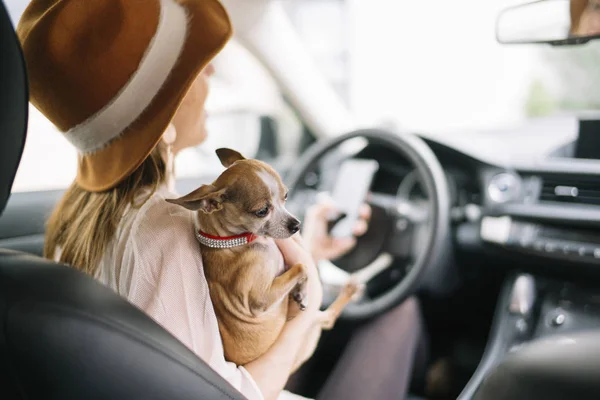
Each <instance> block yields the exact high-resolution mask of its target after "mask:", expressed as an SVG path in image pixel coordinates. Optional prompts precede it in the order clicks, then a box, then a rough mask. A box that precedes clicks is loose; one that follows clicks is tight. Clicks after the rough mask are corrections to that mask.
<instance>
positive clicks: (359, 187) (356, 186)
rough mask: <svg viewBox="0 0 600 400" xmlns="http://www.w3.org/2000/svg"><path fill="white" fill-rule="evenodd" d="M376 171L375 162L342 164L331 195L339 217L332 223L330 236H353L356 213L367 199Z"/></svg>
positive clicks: (377, 167) (376, 165) (356, 161)
mask: <svg viewBox="0 0 600 400" xmlns="http://www.w3.org/2000/svg"><path fill="white" fill-rule="evenodd" d="M378 169H379V163H377V161H375V160H359V159H351V160H346V161H344V162H343V163H342V165H341V167H340V170H339V172H338V176H337V179H336V182H335V185H334V188H333V192H332V194H331V197H332V199H333V201H334V202H335V204H336V206H337V207H338V210H339V211H340V213H341V215H340V216H339V217H338V218H337V219H336V220H335V221H334V222H333V227H332V228H331V230H330V234H331V236H333V237H336V238H346V237H352V236H353V234H352V229H353V228H354V225H355V224H356V222H357V220H358V217H359V215H358V211H359V209H360V206H361V205H362V204H363V203H364V202H365V200H366V198H367V194H368V193H369V189H370V188H371V183H372V182H373V177H374V176H375V173H376V172H377V170H378Z"/></svg>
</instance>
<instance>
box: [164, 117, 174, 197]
mask: <svg viewBox="0 0 600 400" xmlns="http://www.w3.org/2000/svg"><path fill="white" fill-rule="evenodd" d="M176 138H177V131H176V130H175V127H174V126H173V124H169V126H167V129H166V130H165V133H163V137H162V142H163V143H164V145H165V146H164V147H165V152H166V154H163V159H164V160H165V163H166V164H167V165H166V167H167V170H166V184H167V188H168V189H169V191H170V192H173V191H174V190H175V156H174V155H173V143H175V139H176Z"/></svg>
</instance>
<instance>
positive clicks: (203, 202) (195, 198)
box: [167, 185, 225, 214]
mask: <svg viewBox="0 0 600 400" xmlns="http://www.w3.org/2000/svg"><path fill="white" fill-rule="evenodd" d="M167 201H168V202H169V203H172V204H177V205H179V206H182V207H185V208H187V209H188V210H192V211H198V210H202V211H203V212H204V213H206V214H210V213H213V212H215V211H219V210H220V209H222V208H223V201H225V189H217V188H216V187H214V186H213V185H202V186H200V187H199V188H198V189H196V190H194V191H193V192H191V193H190V194H186V195H185V196H183V197H180V198H178V199H167Z"/></svg>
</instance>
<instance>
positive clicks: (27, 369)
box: [0, 0, 600, 400]
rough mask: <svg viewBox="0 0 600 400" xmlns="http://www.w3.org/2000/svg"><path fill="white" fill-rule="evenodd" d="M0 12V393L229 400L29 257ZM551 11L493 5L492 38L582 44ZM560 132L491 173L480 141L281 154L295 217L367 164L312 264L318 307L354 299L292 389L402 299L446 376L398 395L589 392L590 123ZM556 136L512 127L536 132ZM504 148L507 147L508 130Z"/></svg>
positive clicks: (346, 143)
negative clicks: (353, 218) (324, 252)
mask: <svg viewBox="0 0 600 400" xmlns="http://www.w3.org/2000/svg"><path fill="white" fill-rule="evenodd" d="M549 3H552V5H550V4H549ZM0 4H1V7H0V82H1V84H0V104H1V107H0V132H1V134H0V212H1V215H0V315H1V316H2V318H1V319H0V326H1V330H0V398H2V399H71V398H86V399H137V398H144V399H173V400H174V399H198V398H202V399H242V398H243V396H242V395H241V394H239V393H238V392H237V391H236V390H235V389H234V388H233V387H231V386H230V385H229V384H228V383H227V382H226V381H225V380H224V379H223V378H222V377H221V376H219V375H218V374H217V373H216V372H214V371H213V370H212V369H211V368H210V367H209V366H208V365H207V364H206V363H205V362H204V361H202V360H201V359H199V358H198V357H196V356H195V354H194V353H193V352H192V351H191V350H189V349H187V348H186V347H185V346H184V345H183V344H181V343H180V342H179V341H178V340H177V339H175V338H174V337H173V336H171V335H170V334H169V333H168V332H166V331H165V330H164V329H162V328H161V327H160V326H159V325H158V324H156V323H155V322H154V321H152V319H151V318H149V317H148V316H146V315H145V314H144V313H143V312H142V311H140V310H138V309H137V308H135V307H134V306H133V305H131V304H129V303H128V302H127V301H126V300H125V299H122V298H120V297H119V296H118V295H116V294H115V293H113V291H111V290H110V289H108V288H105V287H103V286H102V285H101V284H99V283H97V282H96V281H95V280H94V279H92V278H91V277H89V276H87V275H85V274H83V273H81V272H78V271H76V270H75V269H74V268H71V267H69V266H67V265H60V264H56V263H54V262H51V261H49V260H46V259H44V258H42V248H43V243H44V230H45V221H46V218H47V216H48V215H49V213H50V211H51V210H52V208H53V207H54V205H55V204H56V202H57V201H58V199H59V198H60V197H61V195H62V190H40V191H34V192H17V193H11V188H12V185H13V181H14V179H15V174H16V171H17V168H18V166H19V162H20V159H21V155H22V152H23V148H24V145H25V139H26V135H27V125H28V112H29V106H28V86H27V75H26V70H25V65H24V60H23V56H22V53H21V49H20V46H19V43H18V40H17V37H16V35H15V32H14V26H13V23H12V22H11V19H10V17H9V13H8V11H7V9H6V7H5V6H4V2H1V3H0ZM558 4H560V6H558ZM568 5H569V1H558V0H542V1H538V2H534V3H527V4H523V5H520V6H514V7H511V8H508V9H506V10H505V12H503V13H502V14H500V15H499V16H498V25H497V27H496V35H497V40H498V41H499V42H500V43H503V44H506V45H519V44H524V43H529V44H531V43H535V44H540V45H547V46H584V45H586V43H587V42H590V41H593V40H596V39H598V38H600V30H599V31H598V32H590V31H585V32H584V33H583V34H575V33H573V32H570V31H569V30H568V29H567V30H566V31H565V29H564V26H563V25H564V18H565V15H564V12H566V11H565V10H568ZM565 6H566V8H565ZM536 7H537V8H536ZM540 7H542V8H552V7H555V8H556V9H558V8H560V10H562V11H561V12H563V14H560V12H555V11H556V10H555V9H552V11H548V15H557V17H556V18H558V19H559V20H560V21H562V22H561V24H563V25H561V24H558V22H557V24H558V25H559V26H558V28H557V29H556V30H552V29H549V28H548V26H549V24H540V26H539V27H537V28H539V29H538V30H537V31H536V30H535V29H534V28H536V27H535V26H534V25H535V24H527V27H528V29H523V25H524V24H525V23H526V22H527V21H534V20H538V19H539V18H536V16H537V15H540V12H541V11H540V10H541V9H540ZM560 10H559V11H560ZM561 18H562V19H561ZM567 22H568V21H567ZM569 32H570V33H569ZM574 121H575V122H574V125H573V127H574V128H573V129H574V130H575V131H576V135H575V138H574V139H573V140H572V141H569V142H568V143H566V144H564V145H561V146H557V147H555V148H553V149H551V151H548V152H547V153H546V154H544V157H542V158H541V159H540V158H536V159H533V158H532V159H512V160H510V161H509V162H507V161H505V160H499V159H497V158H496V159H495V158H494V156H496V155H497V154H495V149H493V148H492V147H493V142H489V143H488V144H487V146H485V145H483V146H482V145H481V143H482V142H478V143H479V144H480V145H479V147H478V146H465V145H461V144H457V143H455V142H451V141H448V140H443V139H442V138H439V137H434V136H431V135H427V134H425V133H414V132H407V131H403V130H391V129H385V128H380V127H373V128H362V129H354V130H352V131H350V132H346V133H344V134H342V135H338V136H335V137H331V138H324V139H318V140H317V139H315V138H314V137H312V136H310V135H306V136H305V137H304V138H305V140H304V142H303V145H302V150H303V151H302V154H300V155H299V158H298V159H296V160H294V162H293V163H292V164H291V165H281V166H279V167H278V169H279V172H281V173H282V175H283V176H284V178H285V181H286V184H287V185H288V187H289V188H290V194H289V209H290V211H292V212H293V213H294V214H296V215H298V216H299V217H303V214H304V212H305V210H306V206H307V204H312V203H314V202H316V199H317V197H318V195H319V193H320V192H323V191H329V190H331V188H332V187H333V186H334V185H335V182H336V179H337V173H338V171H339V165H341V164H343V162H345V161H348V160H375V161H376V162H377V165H378V168H377V171H376V172H374V173H373V176H372V183H371V185H370V190H369V194H368V197H367V200H368V203H369V205H370V206H371V208H372V210H373V215H372V218H371V222H370V224H369V229H368V231H367V233H366V234H365V235H364V236H363V237H360V238H359V239H358V241H357V246H356V247H355V248H354V249H353V250H352V251H351V252H350V253H348V254H347V255H345V256H343V257H341V258H340V259H337V260H333V261H332V262H323V263H321V265H320V268H321V276H322V280H323V286H324V290H325V301H324V303H325V304H324V307H325V306H326V305H327V303H328V302H331V301H332V300H333V298H334V297H335V294H336V290H337V289H339V288H340V285H342V284H343V282H345V280H346V279H348V277H355V278H358V279H361V280H362V281H363V282H365V283H366V285H367V286H366V291H365V293H364V294H363V295H362V297H361V298H360V299H359V300H357V301H356V302H354V303H352V304H351V305H349V306H348V308H347V309H346V310H345V311H344V313H343V314H342V319H341V321H339V323H338V325H337V326H336V329H334V330H333V331H331V332H325V333H324V334H323V338H322V340H321V343H320V344H319V346H318V348H317V351H316V354H315V356H314V357H313V358H314V360H311V361H309V366H310V371H309V372H308V373H309V375H310V377H311V379H309V380H308V382H309V383H308V384H306V386H305V387H303V388H302V393H299V394H301V395H305V396H314V395H315V394H316V393H317V392H318V390H319V388H320V386H321V385H322V384H323V382H324V380H325V379H326V377H327V374H328V373H329V372H330V371H331V370H332V368H333V365H334V363H335V362H336V360H337V358H338V357H339V355H340V354H341V351H342V350H343V347H344V345H345V343H346V342H347V339H348V338H347V335H346V328H347V327H350V326H354V325H356V324H360V323H361V321H364V320H366V319H369V318H372V317H374V316H377V315H380V314H381V313H383V312H385V311H387V310H389V309H390V308H391V307H393V306H395V305H398V304H400V303H401V302H402V301H403V300H405V299H406V298H408V297H409V296H412V295H416V296H418V298H419V301H420V303H421V306H422V308H423V315H424V319H425V325H426V327H427V334H428V341H429V343H430V348H429V352H430V354H429V359H430V360H431V361H430V363H431V365H430V367H431V366H432V365H434V363H435V362H436V361H439V360H443V365H444V366H445V367H446V369H445V373H444V374H443V375H444V379H445V380H447V383H446V385H445V387H446V390H445V392H444V393H442V394H439V395H438V396H439V397H436V394H435V393H433V394H432V393H428V391H427V388H426V387H425V383H424V380H425V379H424V374H418V373H415V374H414V376H413V382H412V385H411V393H412V395H411V396H414V397H411V398H414V399H425V398H430V399H433V398H440V399H442V398H443V399H460V400H470V399H478V400H479V399H481V400H495V399H513V400H515V399H569V398H577V399H597V398H600V273H599V271H600V268H599V266H600V114H598V113H597V112H589V113H585V114H578V115H576V117H575V118H574ZM558 125H559V124H558V123H553V122H552V121H551V122H550V123H540V122H531V123H530V124H528V125H526V126H525V127H524V128H520V129H524V130H529V131H530V132H542V134H544V133H545V132H549V131H551V130H553V129H559V128H557V126H558ZM261 126H262V130H261V132H262V136H261V138H260V142H261V145H260V148H261V152H262V153H263V154H267V155H268V154H269V153H272V152H274V151H275V150H274V145H273V142H274V141H275V138H274V136H273V134H272V132H271V130H270V121H268V120H263V121H261ZM305 133H306V132H305ZM512 137H513V138H514V140H515V141H518V140H519V136H518V132H517V133H516V134H515V135H514V136H512ZM197 182H198V178H184V179H181V180H179V181H178V182H177V186H178V189H179V190H180V191H181V192H183V193H185V192H187V191H189V190H190V189H192V188H194V187H195V186H196V184H197Z"/></svg>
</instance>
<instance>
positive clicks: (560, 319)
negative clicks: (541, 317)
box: [552, 313, 566, 326]
mask: <svg viewBox="0 0 600 400" xmlns="http://www.w3.org/2000/svg"><path fill="white" fill-rule="evenodd" d="M565 319H566V317H565V314H563V313H559V314H557V315H556V316H555V317H554V318H552V326H561V325H562V324H564V323H565Z"/></svg>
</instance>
